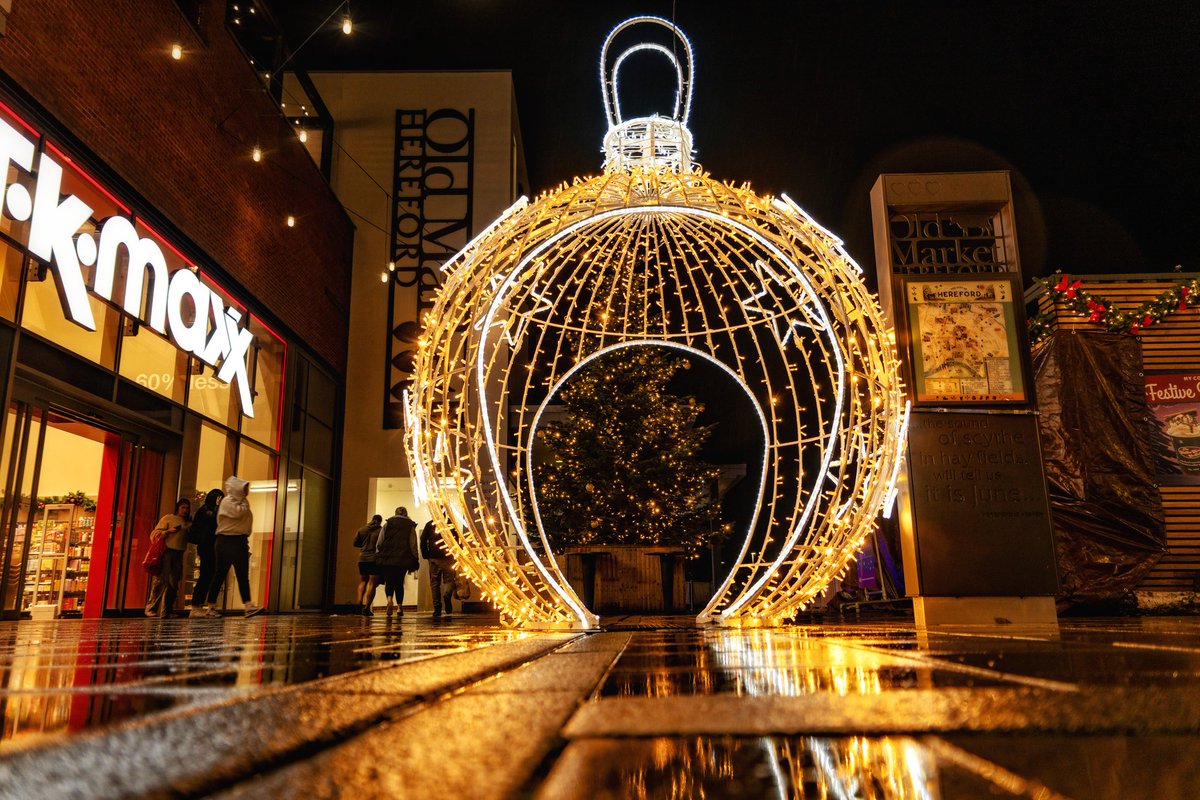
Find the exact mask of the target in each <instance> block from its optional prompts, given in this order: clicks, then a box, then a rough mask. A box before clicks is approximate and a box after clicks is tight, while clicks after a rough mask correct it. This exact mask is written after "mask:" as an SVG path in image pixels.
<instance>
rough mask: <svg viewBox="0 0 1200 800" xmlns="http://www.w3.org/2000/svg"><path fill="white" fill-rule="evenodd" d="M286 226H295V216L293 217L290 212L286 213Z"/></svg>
mask: <svg viewBox="0 0 1200 800" xmlns="http://www.w3.org/2000/svg"><path fill="white" fill-rule="evenodd" d="M287 226H288V227H289V228H294V227H296V218H295V217H293V216H292V215H291V214H288V215H287Z"/></svg>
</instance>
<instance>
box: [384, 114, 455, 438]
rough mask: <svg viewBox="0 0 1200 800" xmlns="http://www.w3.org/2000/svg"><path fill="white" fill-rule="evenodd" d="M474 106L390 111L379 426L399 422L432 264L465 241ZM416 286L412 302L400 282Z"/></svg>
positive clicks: (427, 303)
mask: <svg viewBox="0 0 1200 800" xmlns="http://www.w3.org/2000/svg"><path fill="white" fill-rule="evenodd" d="M474 169H475V109H473V108H472V109H467V110H466V111H459V110H457V109H451V108H441V109H437V110H435V111H430V110H428V109H420V110H400V111H397V112H396V158H395V161H394V169H393V171H392V177H393V180H392V198H393V213H392V230H391V240H392V244H391V253H392V261H394V262H395V264H396V269H395V271H394V272H393V273H392V279H391V281H390V283H389V287H388V319H387V327H388V346H387V363H386V364H385V366H384V369H385V370H386V371H385V373H384V374H385V376H386V378H385V381H384V387H385V390H384V392H385V394H384V400H383V402H384V407H383V408H384V410H383V427H384V428H386V429H392V428H400V427H403V421H404V409H403V406H402V405H401V398H402V396H403V393H404V389H405V388H406V387H407V386H408V384H409V380H410V377H409V376H410V375H411V374H412V367H413V359H414V358H415V356H416V351H415V348H416V341H417V339H418V337H419V336H420V319H421V315H422V314H423V313H424V312H425V311H426V310H427V309H430V308H432V307H433V298H434V294H435V293H436V292H437V289H438V288H439V287H440V286H441V273H440V272H439V271H438V268H439V267H440V266H441V265H442V264H444V263H445V262H446V261H447V260H449V259H450V257H451V256H453V255H454V254H455V253H457V252H458V251H459V250H461V249H462V248H463V247H465V246H466V244H467V242H469V241H470V238H471V229H472V225H473V215H472V208H473V202H472V196H471V191H472V186H473V184H474ZM414 287H415V289H416V304H415V307H414V306H412V305H409V302H410V301H409V298H410V295H409V293H408V292H401V291H399V289H401V288H406V289H407V288H414Z"/></svg>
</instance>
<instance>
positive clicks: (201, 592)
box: [188, 489, 225, 617]
mask: <svg viewBox="0 0 1200 800" xmlns="http://www.w3.org/2000/svg"><path fill="white" fill-rule="evenodd" d="M224 496H225V493H224V492H222V491H221V490H220V489H213V490H212V491H211V492H209V493H208V494H207V495H205V496H204V505H202V506H200V508H198V509H196V513H195V514H193V515H192V527H191V528H190V529H189V530H188V541H189V542H191V543H192V544H194V545H196V558H197V559H199V561H200V574H199V575H198V576H197V577H196V585H195V586H193V587H192V612H191V615H192V616H193V617H216V616H220V615H219V614H218V613H217V612H216V611H210V610H209V609H208V608H207V607H206V606H205V605H204V604H205V601H206V600H207V599H208V587H209V586H210V585H211V584H212V579H213V575H214V574H215V573H216V571H217V554H216V551H215V550H214V546H215V545H216V541H217V505H218V504H219V503H220V502H221V498H222V497H224Z"/></svg>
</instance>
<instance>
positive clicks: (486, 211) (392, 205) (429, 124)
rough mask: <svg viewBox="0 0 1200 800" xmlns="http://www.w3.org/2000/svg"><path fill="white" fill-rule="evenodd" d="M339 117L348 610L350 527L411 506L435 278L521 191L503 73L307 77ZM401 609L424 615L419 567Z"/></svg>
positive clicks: (517, 142)
mask: <svg viewBox="0 0 1200 800" xmlns="http://www.w3.org/2000/svg"><path fill="white" fill-rule="evenodd" d="M312 80H313V83H314V84H315V85H316V88H317V89H318V90H319V92H320V96H321V97H322V98H323V100H324V103H325V105H326V106H327V107H328V109H329V113H330V114H331V115H332V117H333V119H334V120H336V130H337V134H336V136H337V146H336V147H335V148H334V153H333V178H332V183H333V185H334V187H335V189H336V191H337V194H338V197H339V198H341V201H342V203H343V205H344V206H345V207H346V209H347V210H348V212H349V213H350V214H351V216H352V217H353V218H354V219H355V222H356V231H355V246H354V277H353V287H352V297H351V305H350V309H351V315H350V316H351V325H350V333H349V352H348V358H347V365H346V386H347V395H346V415H345V426H344V447H343V451H342V466H341V502H340V506H339V513H338V519H339V521H340V524H339V529H338V545H337V569H336V586H335V590H334V602H335V603H337V604H351V603H353V602H354V596H355V590H356V587H357V583H358V572H357V567H356V562H357V552H356V551H355V549H354V546H353V537H354V532H355V530H356V529H357V528H358V527H359V526H361V525H363V524H364V523H365V522H366V521H367V520H368V519H369V518H370V516H371V515H372V514H375V513H378V514H381V515H383V516H384V517H387V516H389V515H390V514H391V513H392V512H393V511H394V509H395V508H396V507H397V506H400V505H403V506H406V507H407V508H408V509H409V512H410V514H411V515H412V516H413V518H414V519H416V520H417V522H418V523H423V522H424V521H425V520H427V519H429V515H428V513H427V512H426V511H425V509H424V508H422V507H420V506H419V505H418V504H417V502H416V498H415V497H414V496H413V493H412V487H411V482H410V479H409V475H410V472H409V467H408V463H407V460H406V458H405V454H404V446H403V441H404V429H403V415H402V413H401V406H400V403H401V398H402V395H403V392H404V389H405V388H406V387H407V385H408V380H409V374H410V371H411V368H412V359H413V357H414V356H415V350H416V347H417V342H418V339H419V338H420V329H421V324H420V320H421V314H422V313H423V311H424V310H425V309H427V308H429V307H431V305H432V298H433V295H434V293H435V292H436V289H437V287H438V285H439V284H440V277H439V276H440V272H439V270H438V268H439V267H440V266H441V264H443V263H444V262H445V261H446V260H447V259H448V258H449V257H450V256H452V255H453V254H454V253H455V252H456V251H457V250H459V249H460V248H462V247H463V246H464V245H466V244H467V242H469V241H470V240H471V239H472V238H473V237H474V236H475V235H476V234H477V233H478V232H480V231H482V230H483V229H484V228H486V227H487V226H488V225H489V224H490V223H491V222H492V221H493V220H494V219H496V218H497V217H498V216H499V215H500V214H501V212H503V211H504V209H506V208H508V207H509V206H510V205H511V204H512V203H513V202H514V201H515V200H516V199H517V198H518V197H519V196H520V195H522V194H525V193H526V192H527V191H528V179H527V177H526V171H525V160H524V154H523V147H522V144H521V135H520V125H519V123H518V118H517V109H516V101H515V96H514V93H513V84H512V75H511V74H510V73H509V72H502V71H497V72H450V73H424V72H353V73H319V72H315V73H313V74H312ZM405 597H406V604H412V603H415V602H417V600H415V599H414V598H419V605H421V606H422V607H427V603H428V600H429V594H428V587H427V586H426V585H425V575H424V570H422V573H421V574H420V575H419V576H414V577H412V578H410V579H409V589H408V590H407V591H406V595H405Z"/></svg>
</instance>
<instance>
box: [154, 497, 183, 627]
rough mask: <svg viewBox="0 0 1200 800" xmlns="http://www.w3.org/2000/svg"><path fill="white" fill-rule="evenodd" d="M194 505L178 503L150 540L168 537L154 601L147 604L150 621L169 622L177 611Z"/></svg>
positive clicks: (180, 500)
mask: <svg viewBox="0 0 1200 800" xmlns="http://www.w3.org/2000/svg"><path fill="white" fill-rule="evenodd" d="M191 511H192V503H191V501H190V500H188V499H187V498H185V497H181V498H179V500H177V501H176V503H175V510H174V511H173V512H172V513H170V514H164V515H163V517H162V519H160V520H159V521H158V524H157V525H155V526H154V530H152V531H150V540H151V541H156V540H158V539H160V538H162V537H164V536H165V537H166V545H167V546H166V550H164V551H163V556H162V562H161V563H160V565H159V569H158V573H157V574H156V575H155V576H154V580H153V581H152V582H151V584H150V600H149V601H148V602H147V603H146V616H147V617H160V618H162V619H166V618H167V617H169V616H171V614H172V613H173V612H174V610H175V598H176V596H177V595H178V594H179V582H180V581H181V580H182V579H183V553H184V551H185V550H186V549H187V535H188V526H189V525H191V521H192V515H191Z"/></svg>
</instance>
